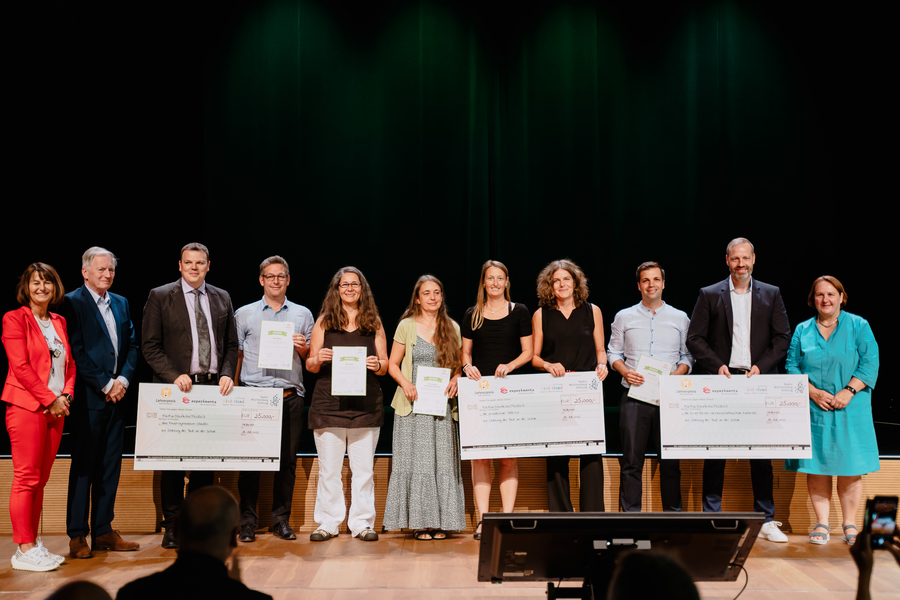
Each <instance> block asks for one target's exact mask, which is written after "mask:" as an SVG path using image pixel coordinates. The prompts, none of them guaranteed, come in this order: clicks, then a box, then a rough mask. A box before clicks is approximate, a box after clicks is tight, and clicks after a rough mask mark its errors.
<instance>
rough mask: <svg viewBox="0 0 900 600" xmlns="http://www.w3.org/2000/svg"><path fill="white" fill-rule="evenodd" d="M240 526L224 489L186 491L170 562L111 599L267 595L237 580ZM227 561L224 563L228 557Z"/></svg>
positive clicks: (253, 599) (246, 599)
mask: <svg viewBox="0 0 900 600" xmlns="http://www.w3.org/2000/svg"><path fill="white" fill-rule="evenodd" d="M240 529H241V526H240V522H239V517H238V506H237V502H235V501H234V496H232V495H231V494H230V493H228V490H226V489H225V488H221V487H219V486H209V487H205V488H203V489H201V490H198V491H196V492H191V493H190V494H188V497H187V499H185V501H184V506H183V507H182V509H181V524H180V525H179V526H178V539H179V542H180V544H181V547H180V548H179V549H178V558H177V559H176V560H175V564H173V565H171V566H170V567H169V568H168V569H166V570H164V571H160V572H158V573H154V574H152V575H148V576H147V577H141V578H140V579H136V580H134V581H132V582H131V583H129V584H126V585H125V586H123V587H122V588H121V589H120V590H119V593H118V595H117V596H116V599H117V600H144V599H147V600H157V598H159V595H160V594H163V595H164V596H166V598H168V599H169V600H182V599H183V600H195V599H196V598H202V597H204V596H205V597H209V598H215V599H219V598H222V599H228V600H266V599H268V600H272V597H271V596H269V595H268V594H263V593H262V592H257V591H254V590H251V589H250V588H248V587H247V586H246V585H244V584H243V583H241V579H240V567H239V565H238V558H237V555H235V554H233V552H234V549H235V548H237V545H238V544H237V533H238V531H240ZM229 557H230V558H231V564H230V565H228V564H227V562H228V559H229Z"/></svg>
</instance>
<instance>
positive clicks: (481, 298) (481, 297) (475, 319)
mask: <svg viewBox="0 0 900 600" xmlns="http://www.w3.org/2000/svg"><path fill="white" fill-rule="evenodd" d="M491 267H494V268H495V269H500V270H501V271H503V275H504V276H505V277H506V288H505V289H504V290H503V296H504V297H505V298H506V301H507V302H512V300H511V299H510V297H509V269H507V268H506V265H504V264H503V263H502V262H500V261H499V260H489V261H487V262H486V263H484V264H483V265H481V279H479V280H478V299H477V300H476V301H475V310H473V311H472V329H473V330H474V329H478V328H479V327H481V326H482V325H483V324H484V303H485V302H486V301H487V290H486V289H485V288H484V277H485V274H486V273H487V270H488V269H490V268H491Z"/></svg>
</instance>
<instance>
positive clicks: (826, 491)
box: [784, 275, 879, 545]
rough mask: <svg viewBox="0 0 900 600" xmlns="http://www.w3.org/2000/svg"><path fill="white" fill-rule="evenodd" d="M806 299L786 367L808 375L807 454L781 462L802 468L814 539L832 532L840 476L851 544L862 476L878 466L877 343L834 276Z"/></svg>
mask: <svg viewBox="0 0 900 600" xmlns="http://www.w3.org/2000/svg"><path fill="white" fill-rule="evenodd" d="M808 303H809V306H810V307H812V308H815V309H816V312H817V313H818V314H817V315H816V317H814V318H812V319H809V320H808V321H804V322H803V323H801V324H800V325H798V326H797V329H796V330H795V331H794V337H793V339H792V340H791V347H790V350H788V356H787V371H788V373H791V374H794V375H801V374H802V375H807V376H808V377H809V399H810V403H809V412H810V415H809V419H810V425H811V427H812V458H810V459H795V460H786V461H785V462H784V468H785V469H786V470H788V471H799V472H801V473H806V474H807V475H806V485H807V488H808V489H809V497H810V499H811V500H812V504H813V509H814V510H815V511H816V526H815V527H814V528H813V531H812V533H810V534H809V541H810V543H812V544H824V543H826V542H827V541H828V539H829V538H830V537H831V536H830V531H831V528H830V526H829V522H828V515H829V512H830V510H831V480H832V477H833V476H835V475H836V476H837V492H838V498H839V499H840V502H841V513H842V515H843V523H842V528H843V538H844V541H845V542H847V543H848V544H850V545H852V544H853V543H854V542H855V541H856V534H857V533H858V531H859V530H858V528H857V526H856V523H855V521H856V510H857V508H858V507H859V502H860V499H861V498H862V475H864V474H866V473H871V472H873V471H877V470H878V469H879V462H878V444H877V442H876V440H875V423H874V421H873V419H872V392H871V390H872V389H873V388H874V387H875V380H876V379H877V378H878V344H877V343H876V342H875V336H874V335H872V328H871V327H869V323H868V321H866V320H865V319H863V318H862V317H858V316H856V315H854V314H850V313H848V312H846V311H843V310H842V309H843V308H844V307H845V306H846V305H847V294H846V292H845V291H844V286H843V285H841V282H840V281H838V280H837V278H835V277H831V276H830V275H825V276H822V277H819V278H818V279H816V280H815V281H814V282H813V285H812V289H811V290H810V292H809V300H808Z"/></svg>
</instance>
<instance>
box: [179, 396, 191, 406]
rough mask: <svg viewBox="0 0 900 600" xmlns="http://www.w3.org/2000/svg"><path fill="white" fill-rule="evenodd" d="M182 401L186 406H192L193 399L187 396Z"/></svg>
mask: <svg viewBox="0 0 900 600" xmlns="http://www.w3.org/2000/svg"><path fill="white" fill-rule="evenodd" d="M181 401H182V402H183V403H184V404H190V403H191V399H190V398H188V397H187V396H185V397H184V398H182V399H181Z"/></svg>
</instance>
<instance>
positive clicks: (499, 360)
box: [462, 260, 532, 540]
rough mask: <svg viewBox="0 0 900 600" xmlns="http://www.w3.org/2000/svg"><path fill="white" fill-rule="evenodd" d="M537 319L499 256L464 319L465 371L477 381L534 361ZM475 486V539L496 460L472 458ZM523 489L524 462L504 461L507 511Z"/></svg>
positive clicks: (503, 492) (485, 269)
mask: <svg viewBox="0 0 900 600" xmlns="http://www.w3.org/2000/svg"><path fill="white" fill-rule="evenodd" d="M531 354H532V341H531V322H530V321H529V319H528V309H527V308H526V307H525V305H524V304H513V303H512V302H511V301H510V297H509V271H508V270H507V269H506V266H505V265H504V264H503V263H501V262H499V261H496V260H489V261H487V262H486V263H484V265H483V266H482V267H481V280H480V281H479V282H478V300H477V303H476V304H475V306H473V307H472V308H470V309H469V310H468V311H466V316H465V317H464V318H463V322H462V362H463V374H465V376H466V377H468V378H469V379H472V380H475V381H477V380H479V379H481V378H482V376H484V377H491V376H494V377H506V376H507V375H509V374H510V373H512V372H513V371H514V370H515V369H517V368H519V367H522V366H525V365H527V364H528V361H530V360H531ZM472 488H473V493H474V495H475V509H476V510H477V511H478V525H477V526H476V528H475V539H476V540H479V539H481V517H482V515H483V514H484V513H485V511H487V510H488V508H489V503H490V499H491V461H490V460H489V459H478V460H473V461H472ZM518 488H519V466H518V463H517V461H516V459H515V458H502V459H500V499H501V501H502V503H503V512H507V513H509V512H512V511H513V507H515V505H516V492H517V491H518Z"/></svg>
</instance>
